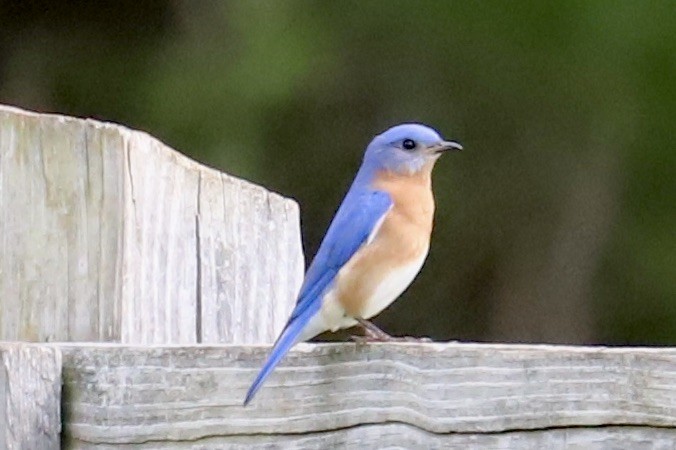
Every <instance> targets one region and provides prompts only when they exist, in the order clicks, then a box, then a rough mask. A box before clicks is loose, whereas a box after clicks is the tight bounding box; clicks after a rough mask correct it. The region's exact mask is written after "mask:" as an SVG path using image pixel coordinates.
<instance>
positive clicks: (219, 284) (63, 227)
mask: <svg viewBox="0 0 676 450" xmlns="http://www.w3.org/2000/svg"><path fill="white" fill-rule="evenodd" d="M226 150H227V149H224V151H226ZM302 275H303V256H302V249H301V241H300V227H299V217H298V206H297V205H296V203H295V202H293V201H292V200H289V199H285V198H283V197H281V196H279V195H276V194H273V193H270V192H268V191H266V190H265V189H263V188H261V187H259V186H255V185H253V184H251V183H248V182H246V181H243V180H240V179H237V178H234V177H231V176H228V175H226V174H223V173H220V172H218V171H216V170H213V169H210V168H207V167H205V166H203V165H200V164H198V163H196V162H194V161H192V160H190V159H189V158H187V157H185V156H183V155H181V154H179V153H178V152H176V151H174V150H172V149H170V148H169V147H167V146H166V145H164V144H162V143H161V142H160V141H158V140H157V139H154V138H152V137H151V136H149V135H147V134H145V133H142V132H137V131H132V130H129V129H127V128H125V127H122V126H119V125H115V124H110V123H101V122H97V121H93V120H81V119H75V118H69V117H64V116H58V115H46V114H35V113H30V112H27V111H22V110H19V109H16V108H10V107H5V106H1V105H0V298H2V302H0V339H7V340H26V341H112V342H124V343H139V344H141V343H162V344H170V343H181V344H192V343H196V342H208V343H234V344H255V343H269V342H272V341H273V340H274V339H275V337H276V335H277V333H278V332H279V330H280V329H281V327H282V326H283V325H284V322H285V320H286V318H287V315H288V314H289V312H290V310H291V309H292V308H293V304H294V301H295V294H296V291H297V289H298V287H299V286H300V283H301V281H302Z"/></svg>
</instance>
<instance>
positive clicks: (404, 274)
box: [362, 252, 427, 319]
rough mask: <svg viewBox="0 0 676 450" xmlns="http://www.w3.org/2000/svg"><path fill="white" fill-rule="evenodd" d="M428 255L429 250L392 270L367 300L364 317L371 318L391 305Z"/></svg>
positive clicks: (363, 312) (409, 282) (411, 280)
mask: <svg viewBox="0 0 676 450" xmlns="http://www.w3.org/2000/svg"><path fill="white" fill-rule="evenodd" d="M426 257H427V252H424V253H423V254H422V255H421V256H420V257H419V258H418V259H415V260H413V261H411V262H409V263H407V264H405V265H403V266H401V267H398V268H396V269H393V270H392V271H390V272H389V273H388V274H387V275H386V276H385V277H384V278H383V279H382V281H381V282H380V283H379V284H378V287H377V288H376V289H375V291H374V292H373V295H371V297H370V298H368V299H367V300H366V302H365V304H364V307H363V311H362V315H363V318H364V319H370V318H371V317H373V316H375V315H377V314H378V313H380V312H381V311H382V310H384V309H385V308H387V307H388V306H390V304H391V303H392V302H394V301H395V300H396V299H397V297H399V296H400V295H401V294H402V292H404V291H405V290H406V288H407V287H408V286H409V285H410V284H411V282H413V279H414V278H415V276H416V275H417V274H418V272H420V269H421V268H422V266H423V264H424V263H425V258H426Z"/></svg>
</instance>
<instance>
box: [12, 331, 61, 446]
mask: <svg viewBox="0 0 676 450" xmlns="http://www.w3.org/2000/svg"><path fill="white" fill-rule="evenodd" d="M60 407H61V353H60V352H59V350H58V349H57V348H50V347H43V346H39V345H31V344H22V343H7V342H0V449H16V450H22V449H41V450H49V449H55V450H56V449H58V448H60V444H59V443H60V438H59V435H60V431H61V413H60V409H61V408H60Z"/></svg>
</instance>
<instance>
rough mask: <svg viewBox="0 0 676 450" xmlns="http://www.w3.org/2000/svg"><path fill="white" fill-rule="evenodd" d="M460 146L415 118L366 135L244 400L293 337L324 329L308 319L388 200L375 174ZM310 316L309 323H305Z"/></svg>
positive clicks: (410, 166) (412, 167)
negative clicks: (337, 205)
mask: <svg viewBox="0 0 676 450" xmlns="http://www.w3.org/2000/svg"><path fill="white" fill-rule="evenodd" d="M460 148H462V147H460V145H459V144H457V143H455V142H449V141H444V140H443V139H442V138H441V136H439V134H438V133H437V132H436V131H434V130H433V129H431V128H429V127H426V126H424V125H420V124H402V125H398V126H395V127H392V128H390V129H389V130H387V131H385V132H384V133H382V134H380V135H378V136H376V137H375V138H374V139H373V141H371V143H370V144H369V146H368V147H367V149H366V153H365V155H364V160H363V162H362V165H361V167H360V169H359V172H358V173H357V176H356V177H355V180H354V182H353V183H352V186H351V187H350V190H349V191H348V193H347V195H346V196H345V199H344V200H343V203H342V204H341V206H340V208H339V209H338V211H337V212H336V215H335V217H334V219H333V221H332V222H331V225H330V226H329V229H328V230H327V232H326V236H325V237H324V240H323V241H322V244H321V245H320V247H319V250H318V252H317V255H316V256H315V258H314V260H313V261H312V264H311V265H310V267H309V268H308V270H307V273H306V275H305V280H304V282H303V285H302V286H301V289H300V293H299V295H298V300H297V303H296V307H295V308H294V310H293V312H292V313H291V317H290V318H289V320H288V322H287V324H286V326H285V327H284V330H283V331H282V333H281V334H280V336H279V338H277V341H276V342H275V345H274V346H273V348H272V351H271V353H270V356H269V357H268V359H267V361H266V362H265V364H264V365H263V368H262V369H261V371H260V372H259V373H258V375H257V377H256V379H255V380H254V382H253V384H252V385H251V387H250V388H249V391H248V392H247V395H246V399H245V400H244V404H245V405H246V404H248V403H249V402H250V401H251V399H252V398H253V396H254V395H255V394H256V392H257V391H258V389H260V387H261V385H262V384H263V382H264V381H265V379H266V378H267V377H268V376H269V375H270V373H272V371H273V370H274V368H275V366H276V365H277V364H278V363H279V362H280V361H281V359H282V358H283V357H284V355H285V354H286V353H287V352H288V351H289V349H291V347H293V345H294V344H296V342H298V341H299V340H303V339H310V338H312V337H313V336H315V335H316V334H318V333H319V332H322V331H325V330H326V329H327V328H326V327H324V328H322V329H321V330H320V329H319V328H321V327H318V326H317V325H316V321H315V322H312V321H313V319H315V316H316V315H317V313H318V312H319V311H320V309H321V308H322V301H323V299H324V297H325V295H326V293H327V292H328V291H329V290H330V289H331V287H332V285H333V283H334V281H335V279H336V275H337V274H338V272H339V271H340V270H341V268H342V267H343V266H344V265H345V264H346V263H347V262H348V261H350V259H351V258H352V257H353V256H354V255H355V253H356V252H357V251H359V249H360V248H361V247H362V246H363V245H365V244H366V243H367V241H368V239H369V236H370V235H371V233H372V232H373V231H374V229H375V227H376V226H377V225H378V223H379V222H380V221H381V219H383V218H384V216H385V215H386V214H387V212H388V211H389V210H390V208H391V207H392V205H393V200H392V198H391V196H390V194H389V193H387V192H383V191H379V190H376V189H375V188H374V187H373V185H372V183H373V180H374V179H375V177H377V176H378V174H381V173H384V172H388V173H398V174H408V175H410V174H412V173H415V172H416V171H419V170H421V168H422V167H423V166H425V165H426V164H427V163H429V162H432V164H433V163H434V161H436V159H437V158H438V157H439V154H440V153H441V152H442V151H445V150H449V149H456V150H457V149H460ZM386 300H388V301H392V300H394V298H391V299H389V298H388V299H386ZM341 314H343V313H341ZM340 317H341V318H342V317H344V316H343V315H341V316H340ZM311 322H312V323H315V324H314V325H312V326H308V325H309V324H310V323H311ZM322 326H323V325H322ZM332 326H334V325H332ZM338 326H341V325H338Z"/></svg>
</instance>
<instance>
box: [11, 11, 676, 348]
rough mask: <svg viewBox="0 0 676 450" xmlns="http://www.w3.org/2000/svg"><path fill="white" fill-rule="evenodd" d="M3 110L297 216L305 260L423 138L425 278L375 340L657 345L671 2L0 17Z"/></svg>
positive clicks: (666, 279) (675, 229)
mask: <svg viewBox="0 0 676 450" xmlns="http://www.w3.org/2000/svg"><path fill="white" fill-rule="evenodd" d="M0 102H2V103H7V104H13V105H17V106H20V107H24V108H29V109H34V110H39V111H53V112H60V113H65V114H71V115H77V116H89V117H95V118H99V119H104V120H110V121H114V122H119V123H122V124H125V125H128V126H130V127H133V128H138V129H142V130H145V131H148V132H149V133H151V134H153V135H155V136H157V137H159V138H160V139H162V140H163V141H165V142H166V143H168V144H169V145H171V146H173V147H174V148H176V149H178V150H180V151H182V152H184V153H186V154H188V155H191V156H192V157H194V158H195V159H197V160H199V161H202V162H204V163H206V164H209V165H212V166H215V167H217V168H219V169H222V170H224V171H227V172H229V173H231V174H234V175H237V176H240V177H243V178H246V179H248V180H251V181H254V182H256V183H258V184H262V185H264V186H266V187H268V188H269V189H272V190H275V191H277V192H280V193H282V194H284V195H286V196H289V197H293V198H295V199H296V200H297V201H298V202H299V203H300V205H301V214H302V222H303V240H304V246H305V250H306V254H307V256H308V259H309V258H310V257H311V256H312V255H313V254H314V252H315V251H316V249H317V247H318V245H319V241H320V239H321V237H322V235H323V233H324V230H325V228H326V226H327V224H328V222H329V221H330V219H331V217H332V215H333V213H334V211H335V208H336V207H337V205H338V204H339V202H340V200H341V199H342V196H343V195H344V193H345V191H346V189H347V188H348V186H349V184H350V182H351V179H352V176H353V175H354V173H355V171H356V169H357V167H358V165H359V163H360V159H361V156H362V151H363V149H364V147H365V146H366V144H367V143H368V142H369V140H370V139H371V138H372V137H373V135H375V134H376V133H378V132H380V131H382V130H384V129H385V128H387V127H389V126H390V125H393V124H396V123H399V122H403V121H420V122H424V123H427V124H429V125H432V126H433V127H435V128H436V129H438V130H439V131H440V132H441V133H442V134H443V135H444V136H445V137H447V138H452V139H458V140H460V141H461V142H462V143H463V144H464V146H465V148H466V151H465V152H463V153H461V154H454V155H449V156H446V157H445V158H443V159H442V160H441V161H440V163H439V164H438V165H437V168H436V170H435V192H436V195H437V202H438V203H437V216H436V225H435V231H434V236H433V242H432V249H431V252H430V255H429V258H428V260H427V263H426V265H425V267H424V269H423V271H422V273H421V274H420V276H419V277H418V278H417V280H416V281H415V282H414V284H413V285H412V287H411V288H410V289H409V290H408V291H407V292H406V293H405V294H404V295H403V297H402V298H401V299H400V301H398V302H396V303H395V304H394V305H393V306H392V307H390V308H389V309H388V310H386V311H385V312H384V313H382V314H381V316H379V317H378V318H377V320H376V323H378V324H379V325H381V326H382V327H384V328H385V329H386V330H388V331H389V332H391V333H394V334H414V335H415V334H417V335H429V336H433V337H434V338H437V339H459V340H482V341H494V340H495V341H514V342H566V343H608V344H629V343H631V344H676V225H675V223H676V148H675V147H676V145H675V144H674V142H675V140H676V139H675V138H676V136H675V134H676V133H675V131H676V126H675V118H676V3H674V2H673V1H647V0H646V1H590V0H584V1H567V2H544V1H541V0H539V1H514V2H503V1H487V2H475V1H452V2H451V1H447V2H441V1H430V2H419V1H389V0H388V1H339V2H319V1H314V2H313V1H271V0H268V1H246V2H245V1H228V2H223V1H188V0H183V1H178V0H177V1H156V0H155V1H148V0H145V1H129V0H124V1H106V2H104V1H97V2H91V1H68V2H57V1H29V0H26V1H0Z"/></svg>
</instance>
